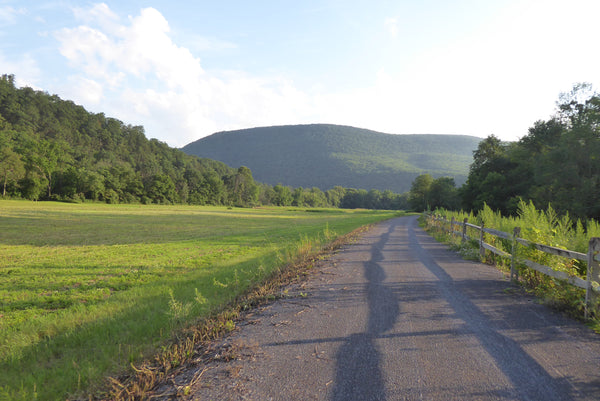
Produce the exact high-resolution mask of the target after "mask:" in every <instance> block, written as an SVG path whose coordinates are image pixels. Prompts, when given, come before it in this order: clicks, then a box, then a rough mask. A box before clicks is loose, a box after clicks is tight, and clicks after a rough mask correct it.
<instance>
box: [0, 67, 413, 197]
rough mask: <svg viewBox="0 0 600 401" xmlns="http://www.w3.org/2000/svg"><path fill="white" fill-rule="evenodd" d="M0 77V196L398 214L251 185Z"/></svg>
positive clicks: (239, 175)
mask: <svg viewBox="0 0 600 401" xmlns="http://www.w3.org/2000/svg"><path fill="white" fill-rule="evenodd" d="M14 82H15V79H14V76H13V75H2V76H1V77H0V194H1V195H2V197H3V198H22V199H31V200H56V201H69V202H82V201H98V202H105V203H144V204H148V203H153V204H175V203H181V204H195V205H228V206H229V205H230V206H242V207H248V206H257V205H278V206H300V207H304V206H306V207H345V208H358V207H363V208H372V209H404V208H406V196H405V195H399V194H395V193H392V192H391V191H378V190H371V191H366V190H361V189H350V188H343V187H341V186H336V187H333V188H331V189H329V190H327V191H322V190H321V189H319V188H316V187H312V188H302V187H298V188H292V187H289V186H284V185H281V184H277V185H274V186H272V185H268V184H263V183H259V182H256V181H255V180H254V178H253V176H252V171H251V170H250V169H249V168H247V167H244V166H241V167H239V168H237V169H233V168H231V167H229V166H227V165H225V164H224V163H222V162H218V161H215V160H211V159H207V158H200V157H196V156H191V155H188V154H186V153H184V152H183V151H181V150H178V149H175V148H171V147H169V146H168V145H167V144H165V143H163V142H160V141H158V140H156V139H147V138H146V136H145V132H144V128H143V127H141V126H131V125H127V124H124V123H123V122H121V121H119V120H117V119H114V118H110V117H106V116H105V115H104V114H103V113H98V114H94V113H90V112H88V111H86V110H85V109H84V108H83V107H81V106H78V105H76V104H74V103H73V102H72V101H68V100H62V99H60V98H59V97H58V96H56V95H49V94H47V93H45V92H42V91H36V90H33V89H31V88H28V87H24V88H17V87H15V83H14Z"/></svg>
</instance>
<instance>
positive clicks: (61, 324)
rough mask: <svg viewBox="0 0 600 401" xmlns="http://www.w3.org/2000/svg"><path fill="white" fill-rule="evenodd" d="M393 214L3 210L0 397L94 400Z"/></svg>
mask: <svg viewBox="0 0 600 401" xmlns="http://www.w3.org/2000/svg"><path fill="white" fill-rule="evenodd" d="M394 215H397V212H385V211H366V210H356V211H346V210H339V209H308V210H307V209H299V208H261V209H247V208H246V209H240V208H226V207H199V206H183V205H181V206H151V205H106V204H98V203H96V204H91V203H82V204H68V203H55V202H44V203H37V202H27V201H0V253H1V254H2V258H0V277H2V280H0V298H1V300H2V302H1V303H0V358H1V363H0V399H7V400H34V399H40V400H45V399H75V398H86V399H87V397H88V396H90V395H91V394H98V392H99V391H102V390H103V389H106V386H107V382H106V379H107V377H109V376H110V377H118V376H119V375H121V374H123V373H125V372H126V371H127V369H131V366H137V365H138V364H140V363H141V362H142V361H144V360H148V359H152V358H153V356H155V355H157V354H158V353H159V351H160V350H161V349H167V348H168V347H169V345H170V344H172V343H173V341H174V339H177V338H178V336H180V334H181V333H182V332H183V331H184V330H185V329H186V328H189V327H191V326H194V325H201V324H202V321H204V320H205V319H208V318H209V317H211V316H213V317H214V316H216V315H217V314H218V312H219V311H222V310H223V309H224V308H225V307H226V306H227V305H230V304H231V303H232V302H234V301H235V300H236V299H238V298H239V297H241V296H242V295H243V294H245V293H248V292H249V291H251V290H253V289H255V288H257V287H258V286H260V284H261V283H264V282H265V281H266V280H268V279H269V277H272V276H273V275H274V274H276V273H277V272H279V271H281V269H284V268H285V266H286V265H287V264H289V263H291V262H293V261H294V260H296V259H297V258H298V257H299V256H302V255H307V254H311V253H314V252H316V251H318V250H319V249H321V248H322V247H323V246H325V245H326V244H328V243H330V242H331V241H333V240H334V239H335V238H337V237H338V236H340V235H343V234H346V233H348V232H350V231H352V230H354V229H356V228H358V227H361V226H364V225H367V224H371V223H374V222H377V221H380V220H383V219H387V218H390V217H392V216H394ZM234 325H235V324H234V322H233V321H232V320H231V319H228V318H225V319H222V320H221V323H220V326H221V327H220V328H219V327H217V328H213V329H214V330H225V329H231V328H233V327H234ZM165 347H166V348H165ZM171 363H173V364H177V363H178V362H177V358H174V359H173V360H169V364H171Z"/></svg>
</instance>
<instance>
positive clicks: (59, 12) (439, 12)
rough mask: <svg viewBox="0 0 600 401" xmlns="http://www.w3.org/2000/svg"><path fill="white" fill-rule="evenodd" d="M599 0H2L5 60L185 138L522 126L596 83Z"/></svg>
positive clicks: (0, 50) (0, 63)
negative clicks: (296, 127)
mask: <svg viewBox="0 0 600 401" xmlns="http://www.w3.org/2000/svg"><path fill="white" fill-rule="evenodd" d="M599 16H600V1H598V0H568V1H565V0H485V1H481V0H390V1H387V0H367V1H361V0H321V1H316V0H302V1H298V0H293V1H291V0H254V1H248V0H220V1H214V0H211V1H206V0H195V1H181V0H144V1H141V0H139V1H138V0H114V1H113V0H107V1H105V2H94V1H75V0H0V74H14V76H15V80H16V83H17V85H18V86H29V87H32V88H34V89H36V90H42V91H45V92H48V93H50V94H56V95H58V96H60V97H61V98H62V99H66V100H72V101H73V102H75V103H77V104H80V105H82V106H83V107H85V108H86V110H88V111H90V112H93V113H104V114H105V115H106V116H108V117H113V118H117V119H119V120H121V121H123V122H124V123H125V124H131V125H142V126H144V129H145V132H146V136H147V137H148V138H156V139H158V140H160V141H163V142H166V143H167V144H169V145H170V146H173V147H182V146H184V145H186V144H188V143H190V142H193V141H195V140H197V139H200V138H202V137H205V136H208V135H211V134H213V133H215V132H219V131H226V130H233V129H242V128H251V127H260V126H271V125H287V124H313V123H329V124H341V125H350V126H354V127H359V128H367V129H372V130H375V131H380V132H385V133H390V134H459V135H473V136H478V137H482V138H484V137H487V136H489V135H492V134H493V135H496V136H497V137H499V138H500V139H502V140H505V141H515V140H518V139H519V138H521V137H523V136H525V135H526V134H527V130H528V128H529V127H531V126H533V124H534V123H535V121H537V120H547V119H549V118H551V117H552V115H553V113H554V112H555V110H556V102H557V100H558V98H559V95H560V93H563V92H568V91H570V90H571V88H572V87H573V86H574V85H575V84H576V83H580V82H587V83H591V84H592V85H593V86H594V88H598V87H600V51H599V49H598V41H597V37H598V34H597V26H598V18H599Z"/></svg>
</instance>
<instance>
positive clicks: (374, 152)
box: [182, 124, 481, 193]
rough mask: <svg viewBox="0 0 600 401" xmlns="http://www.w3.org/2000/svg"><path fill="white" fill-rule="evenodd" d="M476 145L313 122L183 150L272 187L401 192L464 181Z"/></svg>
mask: <svg viewBox="0 0 600 401" xmlns="http://www.w3.org/2000/svg"><path fill="white" fill-rule="evenodd" d="M479 141H481V138H476V137H472V136H462V135H391V134H384V133H380V132H375V131H370V130H366V129H359V128H354V127H348V126H340V125H328V124H313V125H291V126H278V127H263V128H252V129H244V130H238V131H227V132H220V133H216V134H213V135H211V136H208V137H206V138H202V139H199V140H198V141H195V142H193V143H190V144H188V145H186V146H185V147H183V148H182V150H183V151H184V152H186V153H188V154H192V155H196V156H200V157H208V158H211V159H215V160H219V161H222V162H224V163H226V164H227V165H229V166H232V167H237V166H242V165H243V166H248V167H249V168H250V169H251V170H252V172H253V175H254V178H255V179H256V180H257V181H260V182H264V183H267V184H271V185H275V184H277V183H282V184H284V185H290V186H292V187H318V188H320V189H322V190H326V189H329V188H333V187H334V186H342V187H347V188H361V189H367V190H369V189H377V190H391V191H393V192H397V193H402V192H406V191H408V190H409V189H410V186H411V182H412V181H413V180H414V179H415V177H417V176H418V175H420V174H424V173H429V174H431V175H432V176H434V177H440V176H450V177H453V178H454V179H455V181H456V183H457V185H461V184H462V183H464V182H465V180H466V177H467V174H468V171H469V165H470V163H471V162H472V160H473V151H474V150H475V149H476V148H477V145H478V143H479Z"/></svg>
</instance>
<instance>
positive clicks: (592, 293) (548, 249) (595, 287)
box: [425, 214, 600, 318]
mask: <svg viewBox="0 0 600 401" xmlns="http://www.w3.org/2000/svg"><path fill="white" fill-rule="evenodd" d="M425 216H426V219H427V224H428V226H433V227H437V228H438V229H440V230H444V231H447V232H449V233H450V234H452V235H454V236H460V237H461V238H462V241H463V242H464V241H467V240H468V239H470V240H474V241H478V242H479V252H480V254H481V256H482V257H483V256H485V251H486V250H488V251H490V252H492V253H494V254H496V255H499V256H502V257H505V258H510V259H511V268H510V278H511V280H518V279H519V272H518V269H517V266H518V264H519V263H521V264H523V265H525V266H527V267H529V268H530V269H533V270H535V271H538V272H540V273H542V274H545V275H547V276H550V277H553V278H556V279H559V280H564V281H566V282H567V283H569V284H571V285H574V286H576V287H579V288H583V289H585V290H586V293H585V316H586V318H587V317H588V315H589V308H590V306H591V304H592V302H595V301H596V300H597V298H598V297H600V284H599V282H600V265H599V263H598V262H599V261H600V238H597V237H594V238H591V239H590V241H589V247H588V253H587V254H586V253H581V252H575V251H570V250H568V249H561V248H557V247H554V246H549V245H544V244H538V243H535V242H531V241H529V240H526V239H524V238H519V235H520V233H521V229H520V228H519V227H516V228H515V229H514V231H513V233H512V234H511V233H506V232H504V231H499V230H495V229H493V228H486V227H484V225H483V224H482V225H481V226H478V225H475V224H472V223H469V222H468V221H467V219H464V221H462V222H461V221H458V220H455V219H454V217H453V218H452V219H451V220H448V219H446V218H445V217H443V216H439V215H433V214H425ZM446 226H448V228H446ZM467 228H471V229H474V230H477V231H478V234H479V235H478V237H477V238H474V237H472V236H469V235H468V234H467ZM484 233H487V234H490V235H492V236H495V237H499V238H502V239H505V240H508V241H511V245H512V246H511V253H508V252H506V251H503V250H501V249H498V248H496V247H495V246H493V245H491V244H488V243H486V242H485V241H484ZM519 245H522V246H525V247H528V248H535V249H537V250H538V251H541V252H544V253H548V254H551V255H555V256H560V257H563V258H568V259H577V260H581V261H584V262H586V263H587V276H586V278H585V279H583V278H581V277H578V276H575V275H572V274H569V273H566V272H563V271H560V270H554V269H552V268H551V267H549V266H544V265H541V264H539V263H537V262H534V261H533V260H529V259H526V258H523V257H519V252H518V250H519Z"/></svg>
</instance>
